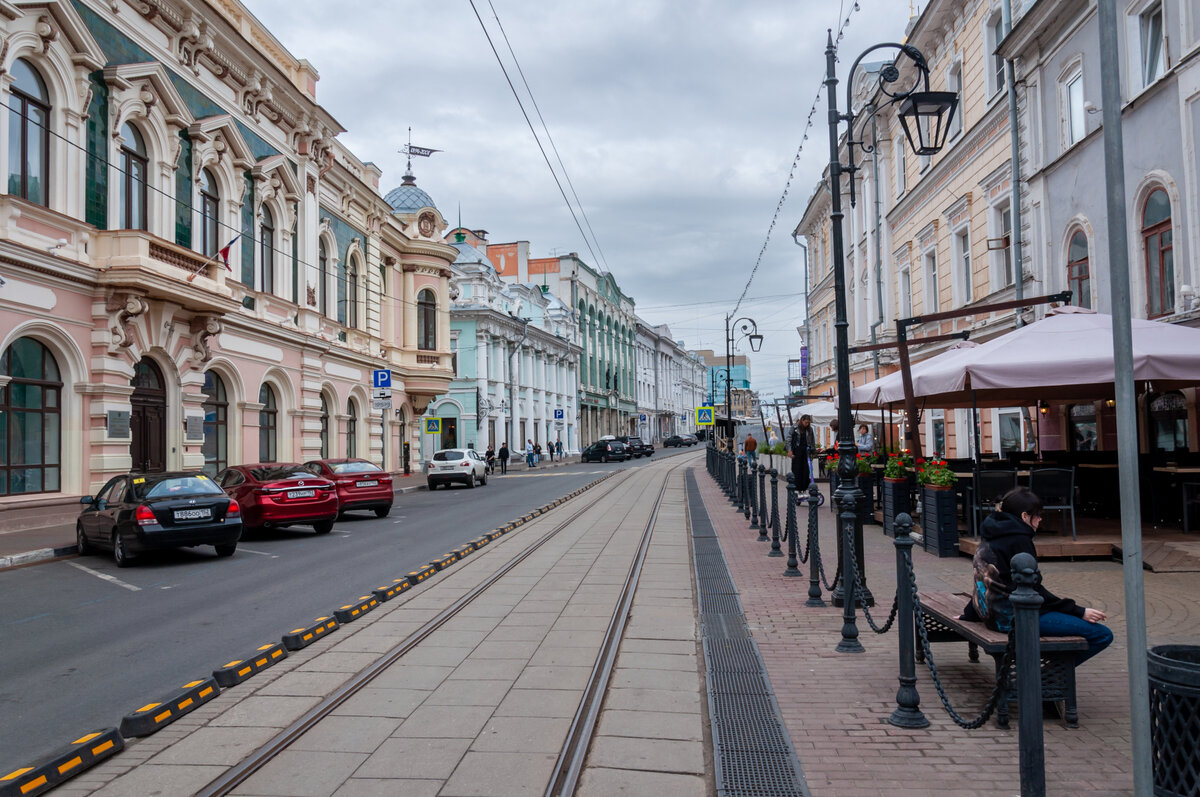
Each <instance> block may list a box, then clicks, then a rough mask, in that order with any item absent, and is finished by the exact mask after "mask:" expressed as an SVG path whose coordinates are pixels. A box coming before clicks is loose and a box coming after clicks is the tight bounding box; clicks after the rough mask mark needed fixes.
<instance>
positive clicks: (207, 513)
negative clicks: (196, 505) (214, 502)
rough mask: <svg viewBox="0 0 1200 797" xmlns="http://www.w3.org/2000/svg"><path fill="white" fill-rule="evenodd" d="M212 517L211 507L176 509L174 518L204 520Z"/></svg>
mask: <svg viewBox="0 0 1200 797" xmlns="http://www.w3.org/2000/svg"><path fill="white" fill-rule="evenodd" d="M210 517H212V510H211V509H176V510H175V519H176V520H202V519H204V520H206V519H208V518H210Z"/></svg>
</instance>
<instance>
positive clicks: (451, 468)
mask: <svg viewBox="0 0 1200 797" xmlns="http://www.w3.org/2000/svg"><path fill="white" fill-rule="evenodd" d="M454 482H459V483H460V484H465V485H467V486H468V487H474V486H475V485H476V484H487V463H486V462H484V460H483V457H481V456H479V454H478V453H476V451H475V450H474V449H472V448H445V449H442V450H441V451H438V452H437V453H436V454H434V455H433V459H432V460H430V461H429V462H427V463H426V465H425V483H426V484H427V485H428V486H429V489H430V490H436V489H437V488H438V486H439V485H442V484H453V483H454Z"/></svg>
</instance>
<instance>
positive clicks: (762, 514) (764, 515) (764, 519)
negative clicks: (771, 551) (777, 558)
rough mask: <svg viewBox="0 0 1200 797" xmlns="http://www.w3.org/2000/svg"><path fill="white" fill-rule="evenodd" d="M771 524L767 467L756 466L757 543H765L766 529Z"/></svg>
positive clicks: (766, 537) (767, 538) (766, 538)
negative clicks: (768, 504) (768, 506)
mask: <svg viewBox="0 0 1200 797" xmlns="http://www.w3.org/2000/svg"><path fill="white" fill-rule="evenodd" d="M770 523H771V512H770V510H769V509H767V467H766V466H765V465H759V466H758V541H759V542H766V541H767V540H769V539H771V538H770V537H768V536H767V527H768V526H769V525H770Z"/></svg>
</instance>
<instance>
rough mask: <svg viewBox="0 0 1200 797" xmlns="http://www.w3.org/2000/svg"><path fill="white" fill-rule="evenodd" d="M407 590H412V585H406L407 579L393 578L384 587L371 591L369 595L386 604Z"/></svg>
mask: <svg viewBox="0 0 1200 797" xmlns="http://www.w3.org/2000/svg"><path fill="white" fill-rule="evenodd" d="M408 589H412V584H410V583H408V579H407V578H394V579H392V583H391V584H388V585H387V586H386V587H380V588H379V589H373V590H371V594H372V595H374V596H375V597H376V598H378V599H379V601H380V603H386V602H387V601H390V600H391V599H392V598H394V597H396V596H397V595H399V594H400V593H401V592H404V591H405V590H408Z"/></svg>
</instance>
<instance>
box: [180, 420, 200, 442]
mask: <svg viewBox="0 0 1200 797" xmlns="http://www.w3.org/2000/svg"><path fill="white" fill-rule="evenodd" d="M184 429H185V431H186V434H185V435H184V436H185V438H186V439H187V440H189V441H190V440H203V439H204V416H203V415H189V416H187V418H185V419H184Z"/></svg>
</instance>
